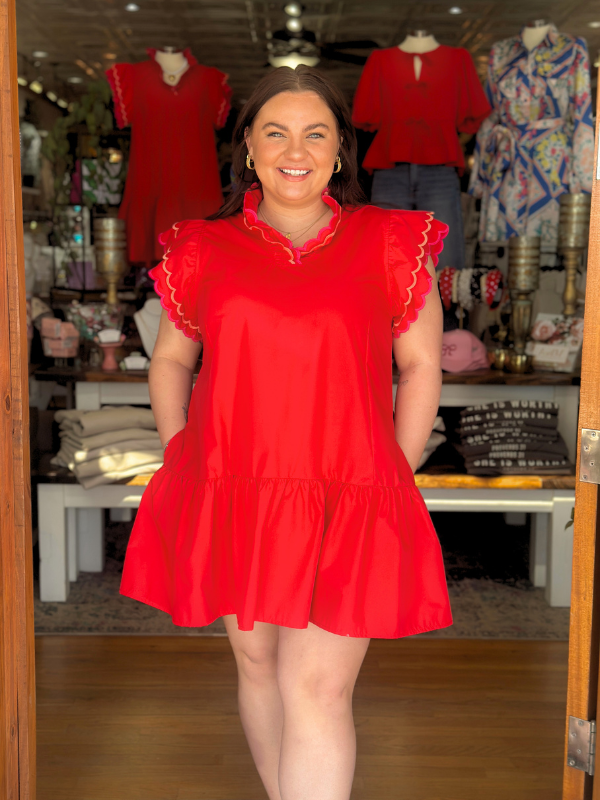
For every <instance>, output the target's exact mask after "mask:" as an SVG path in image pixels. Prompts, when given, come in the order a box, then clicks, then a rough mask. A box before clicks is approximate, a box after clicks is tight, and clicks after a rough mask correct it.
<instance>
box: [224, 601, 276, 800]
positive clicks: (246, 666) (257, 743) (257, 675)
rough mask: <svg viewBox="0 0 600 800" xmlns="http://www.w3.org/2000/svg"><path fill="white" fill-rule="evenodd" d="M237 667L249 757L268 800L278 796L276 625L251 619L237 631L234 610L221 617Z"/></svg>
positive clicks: (242, 718)
mask: <svg viewBox="0 0 600 800" xmlns="http://www.w3.org/2000/svg"><path fill="white" fill-rule="evenodd" d="M223 621H224V622H225V627H226V629H227V634H228V636H229V642H230V644H231V647H232V649H233V653H234V656H235V660H236V663H237V667H238V707H239V712H240V719H241V721H242V727H243V729H244V733H245V734H246V739H247V740H248V745H249V747H250V752H251V753H252V758H253V759H254V763H255V764H256V768H257V770H258V774H259V775H260V777H261V780H262V782H263V784H264V787H265V789H266V791H267V794H268V796H269V800H281V795H280V793H279V785H278V777H277V775H278V768H279V753H280V749H281V733H282V728H283V706H282V703H281V696H280V694H279V687H278V685H277V645H278V638H279V637H278V634H279V630H280V629H279V626H277V625H270V624H268V623H266V622H255V623H254V630H253V631H240V630H238V626H237V618H236V615H235V614H227V615H226V616H224V617H223Z"/></svg>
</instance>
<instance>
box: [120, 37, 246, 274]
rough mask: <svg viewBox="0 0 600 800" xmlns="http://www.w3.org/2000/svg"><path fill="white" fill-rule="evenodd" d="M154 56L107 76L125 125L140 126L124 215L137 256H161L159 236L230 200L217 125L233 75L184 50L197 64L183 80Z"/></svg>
mask: <svg viewBox="0 0 600 800" xmlns="http://www.w3.org/2000/svg"><path fill="white" fill-rule="evenodd" d="M147 53H148V55H149V56H150V60H148V61H142V62H140V63H138V64H115V65H114V66H112V67H111V68H110V69H109V70H107V72H106V75H107V77H108V81H109V83H110V86H111V89H112V91H113V97H114V102H115V115H116V120H117V125H118V126H119V127H120V128H125V127H126V126H128V125H131V127H132V136H131V153H130V158H129V171H128V175H127V183H126V185H125V193H124V196H123V202H122V204H121V207H120V209H119V217H120V218H121V219H125V220H126V221H127V243H128V256H129V260H130V261H145V262H151V261H158V260H160V259H161V258H162V255H163V248H162V246H161V245H160V244H159V241H158V236H159V234H160V233H161V231H164V230H166V229H167V228H170V227H171V225H173V223H175V222H177V220H180V219H187V218H194V219H203V218H204V217H207V216H209V215H210V214H213V213H214V212H215V211H216V210H217V209H218V208H219V206H220V205H221V203H222V202H223V195H222V192H221V181H220V178H219V169H218V164H217V153H216V148H215V140H214V129H215V128H221V127H222V126H223V125H224V124H225V121H226V119H227V115H228V113H229V108H230V97H231V89H230V87H229V86H228V85H227V75H226V74H225V73H223V72H220V71H219V70H218V69H215V68H214V67H205V66H203V65H202V64H199V63H198V61H197V60H196V59H195V58H194V56H193V55H192V54H191V52H190V51H189V49H186V50H184V51H183V55H184V56H185V57H186V59H187V61H188V63H189V65H190V66H189V68H188V69H187V70H186V72H184V74H183V75H182V76H181V78H180V80H179V82H178V83H177V84H176V85H175V86H169V85H168V84H166V83H165V82H164V80H163V75H162V67H161V66H160V64H159V63H158V62H157V61H156V59H155V56H156V50H153V49H151V48H149V49H148V50H147Z"/></svg>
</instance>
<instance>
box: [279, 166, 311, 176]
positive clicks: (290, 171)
mask: <svg viewBox="0 0 600 800" xmlns="http://www.w3.org/2000/svg"><path fill="white" fill-rule="evenodd" d="M278 169H279V171H280V172H283V174H284V175H295V176H298V175H308V173H309V172H310V171H311V170H309V169H285V168H284V167H278Z"/></svg>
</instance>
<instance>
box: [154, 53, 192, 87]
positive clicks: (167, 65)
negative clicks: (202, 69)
mask: <svg viewBox="0 0 600 800" xmlns="http://www.w3.org/2000/svg"><path fill="white" fill-rule="evenodd" d="M156 61H157V62H158V63H159V64H160V66H161V67H162V71H163V81H164V82H165V83H167V84H168V85H169V86H177V84H178V83H179V81H180V80H181V76H182V75H183V74H184V73H185V72H187V69H188V67H189V62H188V60H187V58H186V57H185V56H184V54H183V52H182V51H181V50H175V48H174V47H165V48H164V49H163V50H157V51H156Z"/></svg>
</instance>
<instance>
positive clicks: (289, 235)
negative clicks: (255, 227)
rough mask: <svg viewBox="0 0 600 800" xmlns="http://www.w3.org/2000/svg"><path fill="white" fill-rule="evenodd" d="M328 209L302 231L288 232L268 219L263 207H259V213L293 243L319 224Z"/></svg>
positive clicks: (268, 223) (264, 220)
mask: <svg viewBox="0 0 600 800" xmlns="http://www.w3.org/2000/svg"><path fill="white" fill-rule="evenodd" d="M328 211H329V208H326V209H325V211H324V212H323V213H322V214H321V216H320V217H317V219H316V220H315V221H314V222H311V223H310V225H309V226H308V228H304V230H301V231H299V232H298V231H289V232H287V233H286V232H285V231H282V230H280V229H279V228H276V227H275V225H271V223H270V222H269V220H268V219H267V218H266V217H265V214H264V211H263V210H262V208H259V209H258V213H259V215H262V219H263V222H266V223H267V225H269V226H270V227H271V228H275V230H276V231H277V232H278V233H281V234H282V236H285V238H286V239H289V241H290V242H292V243H293V242H294V240H295V239H299V238H300V237H301V236H302V234H303V233H306V232H307V231H309V230H310V229H311V228H312V227H313V225H316V224H317V222H318V221H319V220H320V219H323V217H324V216H325V214H326V213H327V212H328ZM292 236H293V238H292Z"/></svg>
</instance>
